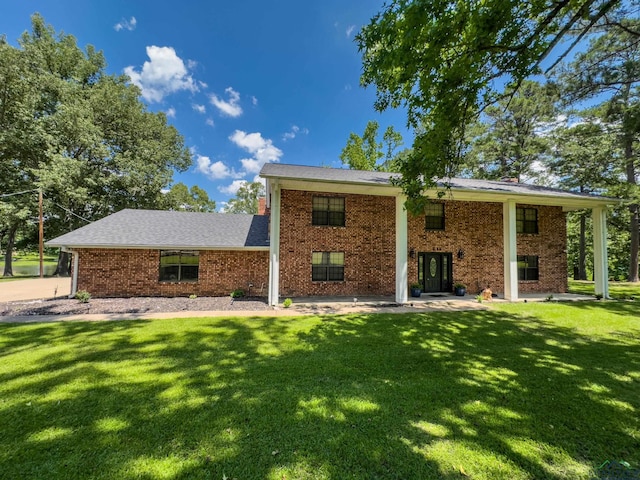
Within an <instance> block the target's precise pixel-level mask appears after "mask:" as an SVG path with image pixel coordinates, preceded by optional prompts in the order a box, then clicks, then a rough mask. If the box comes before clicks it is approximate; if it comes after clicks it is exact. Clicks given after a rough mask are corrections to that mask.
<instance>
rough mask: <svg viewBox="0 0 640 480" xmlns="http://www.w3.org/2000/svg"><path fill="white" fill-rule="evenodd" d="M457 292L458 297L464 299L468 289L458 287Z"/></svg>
mask: <svg viewBox="0 0 640 480" xmlns="http://www.w3.org/2000/svg"><path fill="white" fill-rule="evenodd" d="M455 292H456V296H457V297H464V296H465V295H466V294H467V289H466V288H465V287H456V289H455Z"/></svg>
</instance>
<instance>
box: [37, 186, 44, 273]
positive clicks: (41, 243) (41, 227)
mask: <svg viewBox="0 0 640 480" xmlns="http://www.w3.org/2000/svg"><path fill="white" fill-rule="evenodd" d="M38 210H39V211H40V222H39V224H40V225H39V229H38V230H39V232H38V240H39V242H38V243H39V246H40V278H44V218H43V214H42V189H41V188H40V189H38Z"/></svg>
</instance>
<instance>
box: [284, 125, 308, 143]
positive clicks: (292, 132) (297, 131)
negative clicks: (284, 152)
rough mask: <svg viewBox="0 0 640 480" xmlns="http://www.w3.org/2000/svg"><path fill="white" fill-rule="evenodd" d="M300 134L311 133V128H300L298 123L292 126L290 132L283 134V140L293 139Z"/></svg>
mask: <svg viewBox="0 0 640 480" xmlns="http://www.w3.org/2000/svg"><path fill="white" fill-rule="evenodd" d="M298 134H302V135H309V129H308V128H302V129H301V128H300V127H299V126H297V125H293V126H292V127H291V130H289V131H288V132H286V133H284V134H283V135H282V140H283V141H285V142H286V141H287V140H293V139H294V138H296V137H297V136H298Z"/></svg>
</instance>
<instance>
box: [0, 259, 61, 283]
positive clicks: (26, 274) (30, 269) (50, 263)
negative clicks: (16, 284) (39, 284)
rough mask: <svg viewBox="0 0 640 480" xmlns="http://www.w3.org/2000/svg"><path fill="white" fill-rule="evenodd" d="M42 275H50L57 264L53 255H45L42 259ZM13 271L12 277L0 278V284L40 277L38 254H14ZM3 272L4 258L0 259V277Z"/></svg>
mask: <svg viewBox="0 0 640 480" xmlns="http://www.w3.org/2000/svg"><path fill="white" fill-rule="evenodd" d="M43 260H44V261H43V265H44V274H45V275H51V274H52V273H53V272H54V271H55V269H56V264H57V262H58V257H56V256H55V255H45V256H44V258H43ZM11 268H12V269H13V275H14V276H13V277H2V276H0V282H3V281H4V282H10V281H12V280H24V279H26V278H35V277H38V276H39V275H40V254H38V253H33V252H29V253H16V254H15V255H14V256H13V261H12V262H11ZM2 272H4V256H3V257H2V258H1V259H0V275H2Z"/></svg>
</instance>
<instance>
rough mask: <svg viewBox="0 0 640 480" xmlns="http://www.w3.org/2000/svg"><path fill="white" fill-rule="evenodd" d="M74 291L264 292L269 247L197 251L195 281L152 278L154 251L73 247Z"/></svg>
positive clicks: (157, 254) (134, 293) (169, 294)
mask: <svg viewBox="0 0 640 480" xmlns="http://www.w3.org/2000/svg"><path fill="white" fill-rule="evenodd" d="M79 255H80V258H79V268H78V290H87V291H88V292H89V293H91V295H93V296H94V297H133V296H159V297H174V296H187V295H191V294H195V295H198V296H226V295H229V294H230V293H231V291H233V290H235V289H237V288H242V289H243V290H245V292H248V284H249V283H253V288H252V289H251V294H252V295H260V293H261V292H260V288H261V286H262V284H264V288H263V289H262V295H263V296H266V295H267V292H268V278H269V263H268V262H269V252H267V251H218V250H201V251H200V267H199V272H198V282H180V283H169V282H160V281H159V280H158V275H159V264H160V251H159V250H137V249H83V250H80V252H79Z"/></svg>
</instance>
